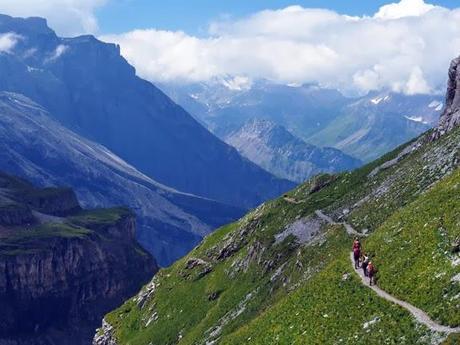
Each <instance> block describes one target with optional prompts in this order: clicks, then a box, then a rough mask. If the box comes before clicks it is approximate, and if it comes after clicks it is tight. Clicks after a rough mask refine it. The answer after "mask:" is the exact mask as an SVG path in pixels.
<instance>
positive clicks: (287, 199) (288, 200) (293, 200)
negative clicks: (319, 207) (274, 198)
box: [283, 196, 305, 205]
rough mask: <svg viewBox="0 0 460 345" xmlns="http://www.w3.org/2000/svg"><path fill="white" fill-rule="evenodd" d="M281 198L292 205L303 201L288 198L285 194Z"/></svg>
mask: <svg viewBox="0 0 460 345" xmlns="http://www.w3.org/2000/svg"><path fill="white" fill-rule="evenodd" d="M283 199H284V201H286V202H288V203H290V204H294V205H299V204H301V203H303V202H305V200H296V199H294V198H290V197H288V196H285V197H284V198H283Z"/></svg>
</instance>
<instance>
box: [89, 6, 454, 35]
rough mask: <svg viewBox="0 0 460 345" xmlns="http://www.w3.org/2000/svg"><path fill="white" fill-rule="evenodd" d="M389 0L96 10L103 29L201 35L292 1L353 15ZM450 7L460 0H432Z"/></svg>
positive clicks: (109, 30) (128, 7)
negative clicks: (220, 22)
mask: <svg viewBox="0 0 460 345" xmlns="http://www.w3.org/2000/svg"><path fill="white" fill-rule="evenodd" d="M388 3H389V1H388V0H327V1H324V0H303V1H289V0H249V1H248V0H226V1H222V0H193V1H190V0H168V1H157V0H112V1H110V2H108V3H107V4H106V5H105V6H103V7H101V8H99V9H98V10H97V12H96V14H97V17H98V20H99V25H100V30H101V32H102V33H104V34H107V33H122V32H126V31H130V30H133V29H139V28H161V29H163V30H172V31H176V30H182V31H185V32H187V33H189V34H193V35H197V36H201V35H203V34H205V33H206V31H207V26H208V24H209V23H210V22H212V21H214V20H217V19H219V18H225V17H231V18H239V17H242V16H248V15H250V14H253V13H255V12H258V11H262V10H266V9H280V8H285V7H288V6H292V5H299V6H302V7H305V8H324V7H326V8H328V9H332V10H334V11H337V12H339V13H345V14H349V15H372V14H374V13H375V12H377V10H378V9H379V8H380V7H381V6H383V5H385V4H388ZM430 3H432V4H435V5H440V6H444V7H448V8H454V7H458V4H459V1H458V0H435V1H430Z"/></svg>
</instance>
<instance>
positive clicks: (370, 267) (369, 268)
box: [367, 264, 375, 274]
mask: <svg viewBox="0 0 460 345" xmlns="http://www.w3.org/2000/svg"><path fill="white" fill-rule="evenodd" d="M367 272H369V274H373V273H374V272H375V267H374V265H372V264H369V265H368V266H367Z"/></svg>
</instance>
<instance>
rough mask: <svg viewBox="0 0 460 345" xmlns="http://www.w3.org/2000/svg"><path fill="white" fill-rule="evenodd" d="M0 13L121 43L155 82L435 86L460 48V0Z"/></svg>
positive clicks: (195, 3)
mask: <svg viewBox="0 0 460 345" xmlns="http://www.w3.org/2000/svg"><path fill="white" fill-rule="evenodd" d="M325 7H326V8H327V9H328V11H324V10H318V8H325ZM0 13H5V14H10V15H13V16H21V17H27V16H41V17H45V18H47V19H48V23H49V25H50V27H51V28H53V29H54V30H56V32H57V33H58V34H59V35H60V36H66V37H72V36H76V35H80V34H84V33H86V34H88V33H90V34H94V35H96V36H97V37H98V38H100V39H101V40H104V41H106V42H112V43H116V44H119V45H120V47H121V53H122V54H123V56H124V57H125V58H126V59H127V60H128V61H129V62H130V63H131V64H132V65H133V66H134V67H136V70H137V73H138V75H139V76H141V77H143V78H145V79H148V80H150V81H152V82H170V81H171V82H179V83H181V82H183V83H188V82H200V81H208V80H212V79H214V78H228V77H231V78H234V80H232V81H231V84H232V85H236V86H237V87H243V86H247V85H249V84H250V83H251V82H252V81H253V80H256V79H258V78H264V79H268V80H273V81H276V82H279V83H285V84H288V85H296V84H297V85H298V84H303V83H311V82H314V83H318V84H320V85H323V86H327V87H334V88H338V89H340V90H342V91H346V92H351V93H353V92H355V93H366V92H368V91H371V90H381V89H390V90H393V91H396V92H405V93H407V94H417V93H436V92H438V91H439V90H444V89H445V79H446V70H447V66H448V65H449V62H450V61H451V59H452V58H454V57H456V56H458V55H459V54H460V1H459V0H328V1H326V0H298V1H295V2H293V1H289V0H226V1H224V0H162V1H158V0H65V1H63V0H40V1H37V0H14V1H13V0H0ZM350 16H354V17H353V18H350ZM211 24H212V25H211Z"/></svg>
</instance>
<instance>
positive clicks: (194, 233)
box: [0, 92, 243, 265]
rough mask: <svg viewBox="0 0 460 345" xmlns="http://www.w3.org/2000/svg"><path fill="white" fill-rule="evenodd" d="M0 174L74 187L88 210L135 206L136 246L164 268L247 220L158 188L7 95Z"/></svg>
mask: <svg viewBox="0 0 460 345" xmlns="http://www.w3.org/2000/svg"><path fill="white" fill-rule="evenodd" d="M0 169H3V171H7V172H9V173H12V174H15V175H17V176H22V177H26V178H27V179H29V180H31V181H33V182H34V183H36V184H37V185H40V186H60V185H66V186H71V187H72V188H74V189H75V191H76V194H77V196H78V199H79V200H80V201H81V202H82V204H83V206H85V207H89V208H93V207H112V206H117V205H126V206H129V207H131V208H132V209H133V210H135V212H136V213H137V216H138V220H139V227H138V233H137V236H138V239H139V241H140V242H141V243H142V245H143V246H144V247H145V248H146V249H148V250H149V251H150V252H151V253H153V254H154V255H155V257H156V258H157V259H158V261H159V263H160V264H161V265H168V264H171V263H172V262H173V261H174V260H176V259H178V258H179V257H181V256H183V255H184V254H186V253H187V252H188V251H189V250H190V249H191V248H193V246H195V245H196V244H197V243H198V242H199V241H200V240H201V238H202V237H203V236H204V235H207V234H208V233H209V232H211V231H212V230H213V229H215V228H216V227H218V226H220V225H222V224H225V223H228V222H230V221H232V220H234V219H237V218H238V217H239V216H240V215H241V214H242V213H243V210H242V209H239V208H236V207H232V206H228V205H224V204H221V203H218V202H216V201H213V200H209V199H205V198H201V197H197V196H194V195H191V194H185V193H180V192H178V191H176V190H173V189H171V188H168V187H166V186H164V185H161V184H160V183H158V182H156V181H154V180H153V179H151V178H149V177H147V176H146V175H144V174H142V173H140V172H139V171H138V170H136V169H135V168H134V167H132V166H131V165H129V164H128V163H126V162H125V161H123V160H122V159H121V158H119V157H118V156H116V155H115V154H114V153H112V152H111V151H109V150H108V149H107V148H105V147H103V146H101V145H99V144H96V143H94V142H92V141H90V140H87V139H84V138H82V137H81V136H79V135H77V134H75V133H73V132H71V131H70V130H68V129H66V128H64V127H63V126H62V125H60V124H59V123H57V122H56V121H55V120H53V119H52V118H51V115H50V114H49V113H48V112H47V111H46V110H45V109H43V108H42V107H40V106H39V105H37V104H36V103H34V102H32V101H31V100H29V99H28V98H26V97H24V96H21V95H18V94H13V93H6V92H0Z"/></svg>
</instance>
